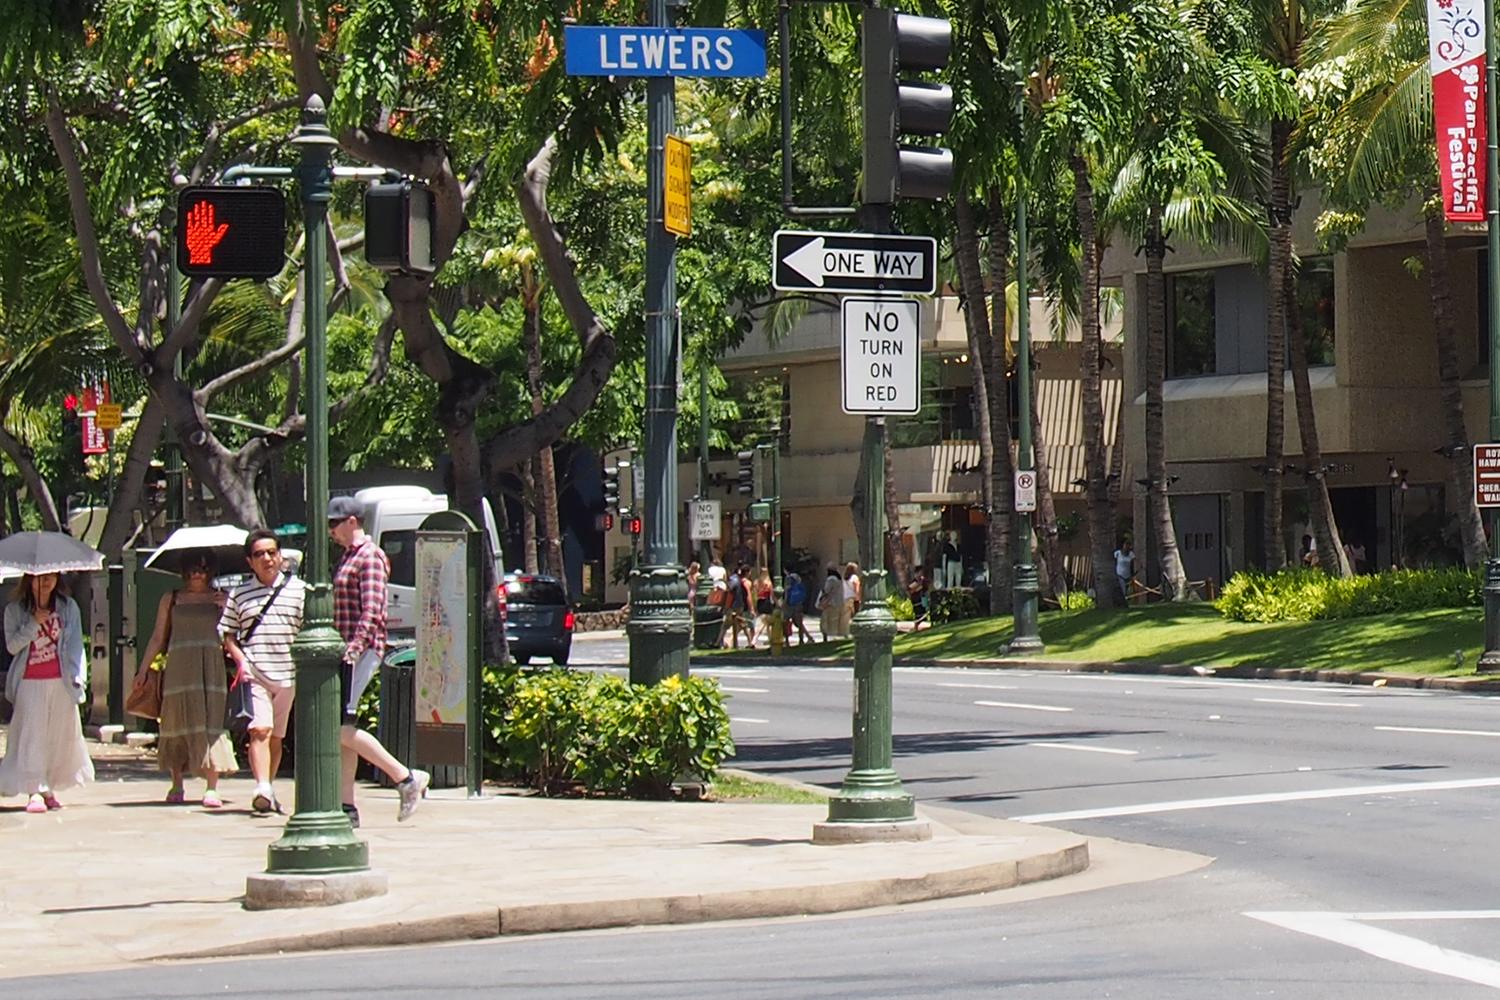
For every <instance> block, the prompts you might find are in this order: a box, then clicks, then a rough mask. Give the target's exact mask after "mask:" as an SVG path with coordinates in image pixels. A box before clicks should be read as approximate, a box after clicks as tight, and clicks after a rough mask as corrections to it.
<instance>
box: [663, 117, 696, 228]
mask: <svg viewBox="0 0 1500 1000" xmlns="http://www.w3.org/2000/svg"><path fill="white" fill-rule="evenodd" d="M666 161H667V170H666V192H665V195H666V197H665V198H664V206H665V212H664V215H665V218H664V219H663V225H664V226H665V227H666V230H667V232H669V233H676V234H677V235H678V236H691V235H693V150H692V147H691V146H689V145H688V144H687V142H686V140H683V139H679V138H677V136H675V135H669V136H667V148H666Z"/></svg>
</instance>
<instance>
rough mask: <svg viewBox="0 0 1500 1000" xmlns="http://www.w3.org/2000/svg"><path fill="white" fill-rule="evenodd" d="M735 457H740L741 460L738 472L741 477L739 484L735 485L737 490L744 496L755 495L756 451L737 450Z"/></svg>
mask: <svg viewBox="0 0 1500 1000" xmlns="http://www.w3.org/2000/svg"><path fill="white" fill-rule="evenodd" d="M735 458H737V459H739V462H740V467H739V471H738V473H737V474H736V475H737V476H738V478H739V483H738V485H737V486H735V490H736V492H738V493H739V495H740V496H742V497H749V496H754V495H755V452H753V451H741V452H736V453H735Z"/></svg>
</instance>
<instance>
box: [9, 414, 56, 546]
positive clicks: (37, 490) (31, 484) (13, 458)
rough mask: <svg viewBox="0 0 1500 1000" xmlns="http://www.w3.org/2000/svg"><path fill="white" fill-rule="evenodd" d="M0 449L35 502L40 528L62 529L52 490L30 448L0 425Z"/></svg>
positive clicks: (46, 529) (49, 529) (47, 529)
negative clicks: (40, 518) (40, 519)
mask: <svg viewBox="0 0 1500 1000" xmlns="http://www.w3.org/2000/svg"><path fill="white" fill-rule="evenodd" d="M0 451H3V452H4V453H5V457H6V458H9V459H10V462H11V464H12V465H14V466H15V467H16V471H18V472H20V474H21V482H22V483H23V484H25V486H26V493H27V495H28V496H30V497H31V502H32V503H34V504H36V508H37V512H38V513H39V514H41V516H42V529H43V530H45V531H62V530H63V525H62V516H61V515H60V514H59V513H58V510H57V501H56V500H54V499H53V498H52V490H51V488H50V487H49V486H48V485H47V480H46V479H44V478H43V477H42V473H41V471H40V470H39V469H37V467H36V462H35V461H33V456H32V454H31V449H30V448H28V447H26V446H25V445H23V444H22V443H21V442H20V441H17V440H16V439H15V438H14V437H12V436H11V435H10V432H9V431H7V430H5V428H3V427H0Z"/></svg>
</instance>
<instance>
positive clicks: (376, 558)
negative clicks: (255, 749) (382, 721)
mask: <svg viewBox="0 0 1500 1000" xmlns="http://www.w3.org/2000/svg"><path fill="white" fill-rule="evenodd" d="M363 516H364V511H363V509H362V508H361V507H360V505H359V502H358V501H357V500H355V499H354V498H353V497H334V498H333V499H332V500H330V501H328V533H329V534H330V535H332V536H333V540H334V541H335V542H337V543H338V544H339V545H340V546H342V547H343V549H344V554H343V556H341V557H340V558H339V564H338V566H336V567H335V568H334V571H333V627H334V628H336V629H338V633H339V635H340V636H342V637H343V639H344V641H345V642H346V643H348V646H346V647H345V649H344V658H343V660H342V661H341V662H340V663H339V699H340V701H341V703H342V705H343V725H342V727H340V729H339V743H340V744H341V746H342V764H343V773H342V775H341V777H342V779H343V804H344V813H345V814H346V815H347V816H348V817H349V822H350V824H351V825H353V826H356V827H357V826H359V810H358V809H357V808H356V807H355V805H354V769H355V766H356V765H357V764H358V763H359V758H360V757H363V758H364V759H365V760H367V761H369V762H370V763H371V764H374V765H375V766H376V767H378V768H380V770H382V771H384V772H385V773H386V775H387V776H388V777H389V778H390V779H391V780H392V781H394V782H396V790H397V791H398V792H400V793H401V808H400V810H399V811H398V812H397V814H396V819H397V820H398V821H401V820H406V819H410V818H411V814H412V813H414V812H416V809H417V804H418V803H420V802H421V801H422V796H423V795H424V794H425V793H426V791H427V785H428V783H429V782H430V781H431V780H432V777H431V775H429V774H428V773H427V772H426V771H418V770H413V769H412V768H409V767H407V766H406V765H405V764H403V763H401V762H400V761H399V760H397V759H396V758H395V757H394V756H392V755H391V752H390V751H389V750H387V749H386V748H385V747H384V746H382V745H381V743H380V741H379V740H377V739H376V738H375V737H374V735H373V734H371V733H367V732H365V731H364V730H363V729H360V728H359V727H358V726H357V725H356V724H355V722H356V718H355V717H356V710H357V708H358V707H359V697H360V695H362V694H364V690H365V688H366V687H367V686H368V685H369V683H370V678H372V677H374V676H375V671H377V670H379V669H380V660H381V657H383V656H384V655H385V588H386V583H387V582H388V581H389V580H390V577H391V561H390V559H389V558H387V557H386V554H385V553H384V552H382V551H381V550H380V546H378V545H376V544H375V540H374V539H372V538H371V537H370V536H369V535H366V534H365V531H364V528H363V527H362V526H361V524H360V519H361V518H362V517H363Z"/></svg>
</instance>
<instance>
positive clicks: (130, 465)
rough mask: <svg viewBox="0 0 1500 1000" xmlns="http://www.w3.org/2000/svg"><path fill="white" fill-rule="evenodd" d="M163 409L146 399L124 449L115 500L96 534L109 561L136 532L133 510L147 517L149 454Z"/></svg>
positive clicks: (157, 438)
mask: <svg viewBox="0 0 1500 1000" xmlns="http://www.w3.org/2000/svg"><path fill="white" fill-rule="evenodd" d="M164 412H165V411H164V410H163V407H162V405H161V402H160V400H158V399H157V398H156V397H155V396H151V397H149V398H148V399H147V400H146V406H145V408H144V409H142V410H141V418H140V420H138V421H137V422H136V425H135V435H134V436H133V437H132V438H131V439H130V448H129V449H128V450H127V451H126V452H125V468H124V470H123V471H122V472H121V474H120V480H119V482H118V483H117V484H116V486H115V502H114V503H113V504H111V505H110V508H109V515H108V516H107V517H105V519H104V531H103V532H102V533H101V534H100V536H99V551H100V552H103V553H104V556H105V558H106V559H109V560H111V561H113V560H115V559H118V558H119V556H120V551H121V550H122V549H123V548H124V547H125V544H126V543H127V542H128V541H129V540H130V536H131V535H133V534H134V533H135V518H136V513H137V512H138V511H139V512H140V513H141V521H142V522H145V521H149V520H150V516H149V513H148V512H147V510H146V504H145V503H144V501H143V494H144V492H145V486H146V473H147V472H148V471H150V468H151V456H152V455H154V454H156V446H157V445H158V444H159V443H160V442H161V432H162V429H163V428H164V427H165V423H164V421H163V418H162V415H163V413H164Z"/></svg>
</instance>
